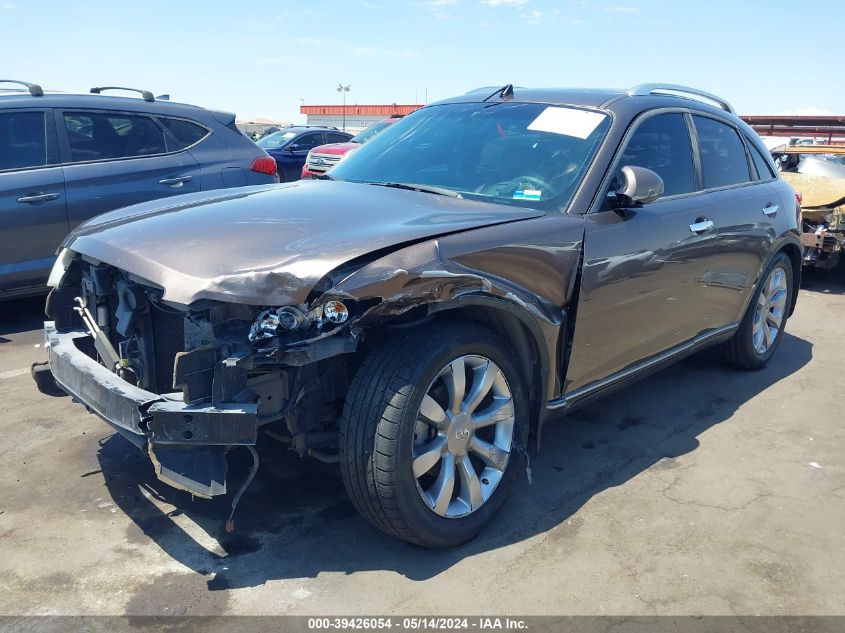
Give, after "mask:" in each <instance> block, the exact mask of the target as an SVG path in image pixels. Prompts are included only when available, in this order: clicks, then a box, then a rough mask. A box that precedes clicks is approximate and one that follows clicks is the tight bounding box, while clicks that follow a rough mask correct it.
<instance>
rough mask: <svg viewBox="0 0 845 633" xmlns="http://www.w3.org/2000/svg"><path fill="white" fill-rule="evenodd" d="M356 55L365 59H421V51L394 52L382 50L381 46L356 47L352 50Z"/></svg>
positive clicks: (386, 49) (387, 49)
mask: <svg viewBox="0 0 845 633" xmlns="http://www.w3.org/2000/svg"><path fill="white" fill-rule="evenodd" d="M351 52H352V53H354V54H355V55H362V56H363V57H404V58H405V59H410V58H411V57H419V56H420V53H419V51H411V50H394V49H389V48H382V47H381V46H355V47H354V48H352V49H351Z"/></svg>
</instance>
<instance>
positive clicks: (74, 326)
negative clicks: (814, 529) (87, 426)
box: [36, 84, 801, 547]
mask: <svg viewBox="0 0 845 633" xmlns="http://www.w3.org/2000/svg"><path fill="white" fill-rule="evenodd" d="M798 217H799V209H798V208H797V204H796V199H795V195H794V193H793V191H792V190H791V189H790V187H789V185H787V184H786V183H785V182H783V181H782V180H780V179H779V178H778V176H777V172H776V171H775V168H774V165H773V163H772V161H771V159H770V157H769V156H768V155H767V153H766V151H765V149H764V148H763V146H762V144H761V142H760V140H759V139H758V137H757V136H756V135H755V134H754V132H753V131H752V130H751V129H750V128H749V127H748V126H746V125H745V124H744V123H742V122H741V121H740V120H739V119H738V118H737V117H736V116H735V115H734V113H733V110H732V109H731V108H730V106H729V105H728V104H727V103H726V102H724V101H723V100H721V99H719V98H718V97H715V96H713V95H709V94H707V93H702V92H700V91H696V90H693V89H690V88H684V87H680V86H666V85H655V84H650V85H644V86H638V87H636V88H633V89H631V90H626V91H612V90H601V91H599V90H565V89H559V90H558V89H556V90H528V89H516V90H515V89H514V88H513V87H512V86H510V85H508V86H505V87H504V88H501V89H497V90H495V91H491V90H489V89H488V90H484V91H474V92H471V93H469V94H467V95H464V96H462V97H459V98H456V99H451V100H448V101H445V102H442V103H437V104H433V105H430V106H427V107H425V108H422V109H421V110H419V111H417V112H415V113H413V114H411V115H410V116H408V117H406V118H404V119H403V120H402V121H399V122H398V123H396V124H395V125H393V126H392V127H391V128H390V129H388V130H386V131H385V132H384V133H383V134H381V135H379V136H378V137H377V138H375V139H374V140H373V141H372V142H370V143H368V144H367V145H365V146H364V147H362V148H361V149H360V150H358V151H357V152H355V153H354V154H352V155H351V156H349V158H347V159H346V160H344V161H343V162H341V163H340V164H338V165H337V166H336V167H335V168H333V169H332V170H331V171H330V172H329V173H328V175H327V176H326V177H324V178H323V179H321V180H314V181H303V182H297V183H291V184H285V185H278V186H260V187H251V188H245V189H240V190H235V191H225V192H210V193H202V194H191V195H186V196H180V197H177V198H171V199H168V200H167V201H159V202H154V203H147V204H142V205H138V206H134V207H129V208H126V209H123V210H119V211H115V212H112V213H108V214H105V215H102V216H99V217H98V218H95V219H93V220H91V221H89V222H87V223H86V224H84V225H83V226H81V227H80V228H78V229H77V230H76V231H75V232H74V233H73V234H72V235H71V236H70V237H69V238H68V239H67V240H66V241H65V242H64V245H63V248H62V250H61V252H60V257H59V260H58V263H57V264H56V268H55V269H54V271H53V274H52V275H51V285H52V286H53V290H52V292H51V294H50V297H49V299H48V303H47V314H48V317H49V318H50V321H47V322H46V323H45V337H46V349H47V352H48V354H49V369H50V371H51V373H52V376H53V377H54V378H55V381H56V382H57V383H58V385H59V386H60V387H61V389H62V390H64V391H66V392H68V393H70V394H72V395H73V396H74V397H75V398H76V399H77V400H78V401H80V402H81V403H82V404H83V405H85V406H86V407H88V409H89V410H91V411H93V412H94V413H96V414H98V415H99V416H100V417H102V418H103V419H104V420H105V421H106V422H107V423H108V424H110V425H111V426H112V427H113V428H114V429H115V430H116V431H117V432H119V433H121V434H122V435H124V436H125V437H127V438H128V439H130V441H132V442H133V443H134V444H136V445H137V446H138V447H139V448H140V449H142V450H143V451H145V452H146V453H147V454H148V455H149V457H150V459H151V460H152V462H153V464H154V466H155V469H156V473H157V475H158V477H159V478H160V479H161V480H163V481H165V482H167V483H168V484H170V485H172V486H175V487H178V488H182V489H184V490H188V491H190V492H191V493H193V494H195V495H199V496H212V495H221V494H225V493H226V492H227V486H226V455H227V452H228V451H229V450H231V449H233V448H237V447H246V448H247V449H248V450H250V451H251V452H252V454H253V457H254V459H255V460H256V464H255V465H256V467H257V466H258V464H257V459H258V456H257V453H256V452H255V451H254V449H253V445H254V444H255V443H256V440H257V438H258V436H259V434H261V433H264V432H265V431H269V432H271V433H272V435H273V436H274V437H276V438H281V439H282V440H283V442H284V444H286V445H288V446H289V447H290V448H291V449H292V450H294V451H296V452H298V453H299V454H300V455H302V456H311V457H314V458H317V459H322V460H325V461H337V462H339V465H340V471H341V474H342V476H343V481H344V484H345V486H346V489H347V490H348V492H349V495H350V497H351V498H352V501H353V502H354V504H355V506H356V507H357V508H358V510H359V511H360V512H361V514H362V515H363V516H364V517H365V518H366V519H367V520H369V521H370V522H371V523H372V524H373V525H375V526H377V527H378V528H380V529H382V530H384V531H385V532H387V533H388V534H391V535H394V536H397V537H399V538H402V539H405V540H407V541H410V542H413V543H417V544H420V545H423V546H427V547H448V546H453V545H456V544H459V543H462V542H464V541H466V540H468V539H470V538H472V537H473V536H474V535H476V534H477V533H478V532H479V531H480V530H481V529H482V528H483V527H484V526H485V524H487V523H488V522H489V521H490V520H491V518H492V517H493V515H494V514H495V513H496V512H497V510H499V508H500V507H501V506H502V503H503V502H504V500H505V497H506V496H507V492H508V489H509V488H510V487H511V486H512V484H513V483H514V480H515V479H516V478H517V477H518V476H519V475H520V473H524V472H525V469H526V455H527V454H528V453H530V452H532V451H535V450H537V448H538V447H539V444H540V437H541V431H542V429H543V423H544V421H545V420H547V419H548V418H549V417H551V416H552V414H555V413H560V412H566V411H571V410H572V409H574V408H575V407H577V406H580V405H582V404H583V403H585V402H588V401H589V400H591V399H593V398H595V397H598V396H601V395H603V394H605V393H607V392H609V391H610V390H612V389H614V388H616V387H618V386H620V385H623V384H626V383H628V382H629V381H631V380H634V379H637V378H640V377H641V376H644V375H646V374H648V373H649V372H652V371H654V370H656V369H658V368H660V367H664V366H666V365H667V364H669V363H672V362H674V361H676V360H678V359H680V358H682V357H684V356H687V355H689V354H690V353H692V352H694V351H696V350H698V349H700V348H702V347H705V346H709V345H719V346H721V348H722V350H723V351H724V355H725V358H726V359H727V360H728V361H729V362H731V363H733V364H734V365H738V366H740V367H745V368H748V369H755V368H759V367H761V366H763V365H764V364H765V363H766V362H767V361H769V359H770V358H771V356H772V354H773V353H774V352H775V350H776V348H777V347H778V343H779V342H780V340H781V336H782V333H783V328H784V326H785V324H786V320H787V317H788V316H789V315H790V314H791V313H792V310H793V308H794V305H795V299H796V294H797V293H796V288H797V285H798V280H799V275H800V271H801V240H800V235H799V230H798ZM36 376H37V377H38V378H39V381H40V383H41V384H42V385H44V387H45V389H47V387H48V386H49V383H48V378H49V374H48V373H47V372H36ZM280 450H284V449H283V448H280ZM243 485H244V484H243V483H242V484H241V488H242V489H243ZM236 498H237V497H236Z"/></svg>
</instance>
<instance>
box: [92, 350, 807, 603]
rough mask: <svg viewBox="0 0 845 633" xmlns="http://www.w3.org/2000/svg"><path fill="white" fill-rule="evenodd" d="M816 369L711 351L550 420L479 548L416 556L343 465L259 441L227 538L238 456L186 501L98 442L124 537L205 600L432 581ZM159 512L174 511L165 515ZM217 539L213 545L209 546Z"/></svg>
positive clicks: (133, 459) (525, 535) (565, 518)
mask: <svg viewBox="0 0 845 633" xmlns="http://www.w3.org/2000/svg"><path fill="white" fill-rule="evenodd" d="M811 358H812V345H811V344H810V343H809V342H808V341H805V340H803V339H799V338H796V337H794V336H790V335H789V334H787V335H785V336H784V338H783V340H782V342H781V347H780V349H779V350H778V352H777V354H776V356H775V358H774V359H773V361H772V362H771V363H769V364H768V366H767V367H765V368H764V369H762V370H760V371H757V372H744V371H739V370H735V369H731V368H729V367H726V366H725V365H723V364H722V363H721V361H720V360H719V358H718V354H716V353H715V352H714V351H712V350H711V351H704V352H702V353H700V354H698V355H696V356H694V357H691V358H688V359H686V360H684V361H682V362H681V363H679V364H677V365H675V366H674V367H671V368H668V369H666V370H664V371H662V372H660V373H658V374H656V375H654V376H652V377H650V378H647V379H645V380H643V381H642V382H640V383H638V384H637V385H636V386H635V387H628V388H626V389H624V390H621V391H618V392H617V393H615V394H613V395H611V396H608V397H607V398H605V399H603V400H601V401H597V402H595V403H593V404H591V405H588V406H586V407H584V408H582V409H580V410H578V411H576V412H574V413H573V414H571V415H569V416H567V417H565V418H563V419H561V420H554V421H551V422H550V423H549V425H548V426H547V427H546V430H545V431H544V437H543V445H542V447H541V450H540V452H539V455H538V456H537V457H536V459H535V460H533V462H532V464H531V474H532V480H533V483H529V481H528V477H527V476H525V477H520V479H519V481H518V482H517V484H516V485H515V487H514V490H513V491H512V493H511V497H510V499H509V500H508V503H506V504H505V506H504V508H503V510H502V511H501V512H500V513H499V515H498V516H497V517H496V519H495V520H494V521H493V522H492V524H490V525H489V526H488V528H487V529H486V530H485V531H484V532H483V533H482V534H481V535H480V536H479V537H478V538H476V539H475V540H474V541H472V542H470V543H467V544H465V545H463V546H461V547H458V548H455V549H451V550H446V551H429V550H423V549H420V548H417V547H413V546H410V545H407V544H405V543H402V542H400V541H397V540H395V539H392V538H390V537H388V536H386V535H384V534H382V533H380V532H379V531H377V530H376V529H374V528H371V527H369V526H368V525H367V524H366V523H365V522H364V520H363V519H361V518H360V517H359V516H358V515H357V513H356V512H355V510H354V508H353V507H352V504H351V503H350V501H349V500H348V499H347V497H346V494H345V491H344V489H343V485H342V483H341V480H340V477H339V472H338V469H337V467H336V466H332V465H327V464H322V463H318V462H314V461H313V460H304V459H300V458H299V457H297V456H296V455H294V454H292V453H289V452H287V451H286V449H285V448H284V447H282V446H281V445H278V444H276V443H275V442H274V441H273V440H270V439H269V438H265V440H264V441H262V442H261V443H260V444H259V452H260V454H261V456H262V464H261V468H260V470H259V474H258V476H257V477H256V480H255V481H254V482H253V484H252V485H251V486H250V488H249V489H248V490H247V492H246V494H245V495H244V496H243V499H242V500H241V504H240V506H239V508H238V511H237V514H236V526H237V530H236V531H235V532H234V533H232V534H226V533H225V532H224V531H223V524H224V521H225V520H226V517H227V516H228V513H229V503H230V502H231V498H232V495H233V494H234V492H235V491H236V489H237V486H238V485H239V484H240V482H241V481H243V478H244V477H245V475H246V473H247V471H248V469H249V465H250V460H249V457H248V454H247V452H246V451H245V450H235V451H233V452H232V453H230V464H231V468H230V479H229V486H230V487H229V493H228V494H227V495H226V496H225V497H218V498H215V499H213V500H203V499H196V500H192V499H191V497H190V495H188V494H187V493H183V492H180V491H177V490H174V489H172V488H170V487H169V486H167V485H165V484H163V483H161V482H159V481H158V480H157V479H156V478H155V476H154V473H153V472H152V467H151V465H150V462H149V460H148V459H147V458H146V457H145V456H144V455H142V454H141V453H139V452H138V451H137V450H136V449H134V448H133V447H132V446H131V445H130V444H129V443H128V442H126V441H125V440H124V439H123V438H121V437H120V436H117V435H114V436H111V437H109V438H108V439H106V440H105V441H104V442H103V443H102V446H101V450H100V453H99V460H100V464H101V468H102V470H103V476H104V477H105V483H106V486H107V487H108V489H109V491H110V493H111V496H112V498H113V499H114V501H115V503H116V504H117V505H118V506H119V507H120V508H121V509H122V510H123V511H124V512H125V513H126V514H127V515H128V516H129V517H130V518H131V519H132V520H133V524H132V525H131V526H130V529H129V530H128V533H127V539H128V540H129V541H130V542H132V543H136V544H139V545H149V544H150V541H152V542H154V543H155V544H156V545H157V546H158V547H160V548H161V549H162V550H163V551H164V552H166V553H167V554H168V555H169V556H171V557H172V558H173V559H175V560H176V561H178V562H180V563H181V564H183V565H185V566H187V567H188V568H190V569H193V570H194V571H196V572H197V573H198V574H201V575H202V578H203V579H205V580H206V582H207V586H208V589H209V590H212V591H214V590H225V589H230V588H241V587H252V586H257V585H262V584H264V583H266V582H268V581H272V580H276V579H291V578H304V577H312V578H313V577H316V576H317V575H318V574H320V573H322V572H344V573H347V574H352V573H355V572H359V571H368V570H392V571H394V572H395V573H397V574H400V575H402V576H405V577H407V578H409V579H413V580H425V579H429V578H432V577H435V576H437V575H438V574H439V573H441V572H443V571H444V570H446V569H448V568H450V567H451V566H453V565H455V564H456V563H458V562H459V561H461V560H463V559H465V558H467V557H471V556H473V555H475V554H478V553H482V552H487V551H490V550H495V549H499V548H503V547H505V546H507V545H510V544H512V543H516V542H520V541H524V540H526V539H529V538H532V537H535V536H538V535H541V534H544V533H547V532H548V531H550V530H554V531H555V532H554V533H555V535H556V536H557V537H558V538H567V534H569V536H571V533H570V532H568V530H577V526H578V524H579V522H578V519H577V517H575V515H576V514H577V512H578V510H579V509H580V508H581V507H582V506H583V505H584V504H585V503H587V502H588V501H589V500H590V499H591V498H592V497H594V496H595V495H597V494H599V493H601V492H602V491H604V490H607V489H609V488H612V487H615V486H618V485H620V484H623V483H625V482H626V481H628V480H630V479H632V478H634V477H636V476H637V475H639V474H640V473H642V472H643V471H645V470H646V469H648V468H650V467H652V466H654V465H655V464H657V463H658V462H661V460H664V459H666V458H669V460H671V458H674V457H677V456H679V455H683V454H685V453H689V452H690V451H694V450H695V449H696V448H697V447H698V446H699V439H698V437H699V436H700V435H701V434H702V433H703V432H705V431H706V430H707V429H709V428H711V427H713V426H714V425H717V424H721V423H726V422H727V423H729V422H730V420H731V417H732V416H733V414H734V412H735V411H736V410H737V408H738V407H740V406H741V405H742V404H744V403H745V402H747V401H748V400H750V399H751V398H754V397H755V396H757V395H758V394H760V393H761V392H763V391H765V390H767V389H770V388H771V387H773V386H774V385H775V384H777V383H778V382H779V381H781V380H783V379H784V378H786V377H787V376H790V375H791V374H793V373H794V372H796V371H798V370H799V369H801V368H802V367H804V366H805V365H806V364H807V363H808V362H809V361H810V359H811ZM664 463H665V462H664ZM164 504H172V505H173V506H175V507H176V508H177V509H176V510H174V511H172V512H171V514H170V515H168V514H166V513H165V511H164V510H163V509H161V508H162V507H163V508H167V507H168V506H167V505H164ZM666 511H667V512H671V511H672V508H667V510H666ZM556 528H557V529H556ZM215 538H216V542H217V543H219V547H215V546H214V545H210V544H209V542H211V543H214V539H215ZM221 548H222V549H221Z"/></svg>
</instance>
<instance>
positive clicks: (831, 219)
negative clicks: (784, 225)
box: [772, 145, 845, 269]
mask: <svg viewBox="0 0 845 633" xmlns="http://www.w3.org/2000/svg"><path fill="white" fill-rule="evenodd" d="M772 157H773V158H774V161H775V164H776V165H777V167H778V169H779V170H780V172H781V177H782V178H783V179H784V180H785V181H786V182H788V183H789V184H790V185H792V187H793V188H794V189H795V191H797V192H799V194H800V197H801V207H802V211H803V223H802V233H801V240H802V242H803V244H804V263H805V265H809V266H815V267H817V268H825V269H831V268H836V266H837V264H838V263H839V259H840V257H841V252H842V245H843V241H845V145H788V146H781V147H777V148H775V149H773V150H772Z"/></svg>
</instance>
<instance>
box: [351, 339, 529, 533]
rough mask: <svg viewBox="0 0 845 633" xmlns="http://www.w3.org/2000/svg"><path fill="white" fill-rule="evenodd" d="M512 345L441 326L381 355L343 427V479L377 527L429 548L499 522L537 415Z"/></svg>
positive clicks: (371, 362)
mask: <svg viewBox="0 0 845 633" xmlns="http://www.w3.org/2000/svg"><path fill="white" fill-rule="evenodd" d="M514 357H515V356H514V355H513V354H512V353H511V352H509V351H508V350H507V348H506V345H505V344H504V343H503V341H501V340H500V339H498V338H497V337H496V336H495V335H493V334H492V333H491V332H490V331H488V330H486V329H485V328H482V327H479V326H477V325H473V324H466V323H457V322H456V323H446V324H435V325H432V326H429V327H427V328H424V329H422V330H419V331H417V332H414V333H412V334H410V335H406V336H404V337H402V338H400V339H398V340H396V341H392V342H391V344H389V345H383V346H382V347H381V348H379V349H377V350H376V351H374V352H372V353H371V354H370V355H369V356H368V357H367V358H366V359H365V361H364V363H363V364H362V365H361V367H360V369H359V370H358V372H357V374H356V376H355V378H354V380H353V382H352V385H351V387H350V390H349V394H348V396H347V399H346V405H345V407H344V413H343V418H342V419H341V425H340V446H341V449H340V454H341V460H340V463H341V474H342V476H343V481H344V485H345V486H346V490H347V492H348V493H349V496H350V498H351V499H352V503H353V504H354V505H355V507H356V508H357V509H358V511H359V512H360V513H361V514H362V515H363V516H364V518H366V519H367V520H368V521H369V522H370V523H372V524H373V525H375V526H376V527H378V528H379V529H381V530H382V531H384V532H386V533H387V534H390V535H392V536H395V537H397V538H400V539H403V540H405V541H408V542H410V543H414V544H417V545H421V546H423V547H429V548H446V547H453V546H455V545H459V544H461V543H464V542H466V541H468V540H470V539H471V538H473V537H474V536H476V535H477V534H478V533H479V532H481V530H482V529H483V528H484V527H485V526H486V525H487V524H488V523H489V522H490V520H491V519H492V518H493V516H494V515H495V514H496V512H497V511H498V510H499V508H500V507H501V506H502V504H503V503H504V501H505V498H506V496H507V494H508V491H509V489H510V487H511V485H512V483H513V480H514V479H515V477H516V475H517V473H518V472H519V471H520V470H522V468H523V467H524V461H523V460H524V453H525V439H526V432H527V426H528V425H527V415H528V406H527V402H526V399H525V397H524V393H525V389H524V386H523V383H522V380H521V378H520V376H519V372H518V371H517V369H516V365H515V363H514V362H513V361H512V360H511V359H513V358H514Z"/></svg>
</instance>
